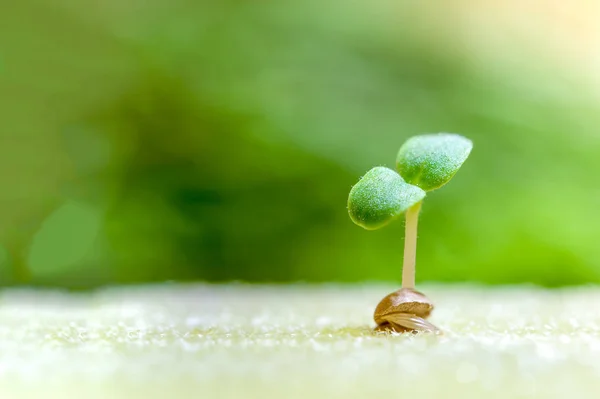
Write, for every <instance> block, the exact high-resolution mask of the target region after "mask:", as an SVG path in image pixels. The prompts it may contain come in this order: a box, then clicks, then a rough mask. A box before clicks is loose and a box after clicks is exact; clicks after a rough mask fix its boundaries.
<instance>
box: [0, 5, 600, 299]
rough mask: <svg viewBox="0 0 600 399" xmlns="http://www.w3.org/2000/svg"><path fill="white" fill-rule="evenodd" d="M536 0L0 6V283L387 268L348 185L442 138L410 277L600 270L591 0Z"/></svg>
mask: <svg viewBox="0 0 600 399" xmlns="http://www.w3.org/2000/svg"><path fill="white" fill-rule="evenodd" d="M471 3H472V2H471ZM535 3H536V2H529V3H527V2H526V3H520V2H517V1H512V0H511V1H507V2H490V3H489V4H487V5H486V6H482V5H477V6H475V5H473V4H469V2H468V1H458V0H453V1H448V2H441V3H439V4H438V3H437V2H412V1H410V2H409V1H385V0H375V1H368V2H367V1H364V2H347V1H342V0H331V1H327V2H323V1H317V0H304V1H298V0H296V1H291V0H279V1H268V0H263V1H241V0H236V1H234V0H223V1H218V2H217V1H213V2H208V1H205V2H197V1H196V2H193V1H185V0H168V1H167V0H149V1H143V2H142V1H139V0H138V1H130V2H123V1H117V0H107V1H103V2H89V1H74V0H53V1H50V0H26V1H23V2H10V4H3V5H2V11H1V12H0V243H1V244H2V246H1V248H0V283H1V284H2V285H15V284H32V285H51V286H64V287H70V288H86V287H94V286H99V285H104V284H114V283H137V282H152V281H165V280H183V281H186V280H210V281H229V280H245V281H261V282H262V281H269V282H285V281H365V280H395V281H399V279H400V265H401V257H402V246H403V225H402V223H395V224H392V225H390V226H388V227H387V228H385V229H382V230H378V231H374V232H368V231H365V230H363V229H361V228H359V227H357V226H355V225H353V224H352V222H351V221H350V219H349V218H348V215H347V211H346V199H347V195H348V191H349V189H350V187H351V186H352V185H353V184H354V183H355V182H356V181H357V180H358V178H359V177H360V176H361V175H362V174H363V173H364V172H365V171H367V170H368V169H369V168H371V167H372V166H375V165H386V166H393V165H394V159H395V155H396V151H397V149H398V148H399V146H400V145H401V144H402V143H403V142H404V140H405V139H406V138H408V137H410V136H411V135H414V134H419V133H429V132H439V131H448V132H455V133H460V134H463V135H465V136H467V137H469V138H470V139H472V140H473V141H474V143H475V148H474V151H473V153H472V155H471V157H470V158H469V160H468V161H467V162H466V163H465V165H464V166H463V168H462V169H461V170H460V172H459V173H458V174H457V175H456V177H455V178H454V180H453V181H452V182H451V183H450V184H449V185H447V186H446V187H444V188H443V189H442V190H440V191H436V192H435V193H433V194H432V195H430V196H429V197H428V199H427V200H426V202H425V205H424V209H423V213H422V217H421V224H420V234H419V248H418V268H417V280H418V281H444V282H445V281H458V282H461V281H477V282H484V283H491V284H500V283H529V282H530V283H535V284H542V285H547V286H561V285H566V284H582V283H598V282H600V245H598V238H599V237H600V234H598V226H599V225H600V210H599V209H598V205H599V204H600V188H599V186H598V182H599V178H598V172H599V171H600V135H599V132H598V126H599V122H600V113H599V108H598V107H599V105H600V101H599V96H598V94H599V92H600V91H599V90H598V88H599V87H600V86H599V85H598V83H599V82H600V79H598V77H599V76H598V72H597V71H598V70H600V69H598V59H597V57H595V58H594V57H593V54H596V53H597V51H596V50H594V49H597V48H599V43H600V40H599V37H600V35H598V30H597V29H596V30H594V29H595V25H596V23H595V22H594V21H596V20H597V18H595V16H597V15H598V14H596V13H595V11H597V8H595V9H592V8H590V7H595V6H594V4H593V3H591V2H587V1H585V0H582V1H575V2H574V3H569V5H560V6H559V5H556V4H555V5H554V6H541V8H540V6H539V5H537V6H536V4H535ZM538 3H539V2H538ZM527 7H530V8H527ZM551 7H554V8H551ZM556 7H563V8H558V9H557V8H556ZM566 7H568V9H567V8H566ZM532 10H537V11H539V12H535V13H533V12H531V11H532ZM594 71H596V72H594Z"/></svg>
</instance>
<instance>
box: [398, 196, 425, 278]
mask: <svg viewBox="0 0 600 399" xmlns="http://www.w3.org/2000/svg"><path fill="white" fill-rule="evenodd" d="M421 204H422V203H421V202H419V203H417V204H415V205H413V206H412V207H411V208H409V209H408V210H407V211H406V232H405V234H404V264H403V265H402V288H412V289H414V288H415V264H416V260H417V225H418V224H419V211H420V210H421Z"/></svg>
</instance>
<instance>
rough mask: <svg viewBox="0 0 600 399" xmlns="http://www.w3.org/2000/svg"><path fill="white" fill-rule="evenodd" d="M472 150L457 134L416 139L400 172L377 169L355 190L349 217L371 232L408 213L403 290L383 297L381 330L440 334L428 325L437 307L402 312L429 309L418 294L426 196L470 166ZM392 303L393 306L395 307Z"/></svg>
mask: <svg viewBox="0 0 600 399" xmlns="http://www.w3.org/2000/svg"><path fill="white" fill-rule="evenodd" d="M472 148H473V143H472V142H471V140H469V139H467V138H465V137H462V136H459V135H457V134H450V133H440V134H427V135H421V136H415V137H411V138H410V139H408V140H407V141H406V142H405V143H404V145H403V146H402V147H401V148H400V150H399V151H398V156H397V158H396V168H397V169H398V173H396V172H394V171H393V170H391V169H388V168H384V167H376V168H373V169H371V170H370V171H368V172H367V173H366V174H365V175H364V176H363V177H362V178H361V179H360V180H359V182H358V183H356V185H355V186H354V187H352V189H351V190H350V195H349V197H348V213H349V214H350V218H351V219H352V221H353V222H354V223H356V224H357V225H359V226H361V227H363V228H365V229H367V230H375V229H378V228H381V227H383V226H385V225H387V224H388V223H389V222H391V221H392V220H394V219H396V218H397V217H398V216H400V215H401V214H403V213H406V230H405V238H404V263H403V265H402V288H401V289H400V290H398V291H396V292H395V293H392V294H390V295H388V296H387V297H386V298H384V301H387V302H386V303H385V304H384V305H385V306H383V305H382V304H383V302H384V301H382V302H381V303H380V305H381V306H378V309H377V310H376V312H375V321H376V322H377V324H378V327H379V328H382V327H383V328H388V327H389V328H392V329H395V330H396V331H407V330H408V331H412V330H415V329H424V330H428V331H437V328H436V327H435V326H433V325H432V324H431V323H429V322H427V321H426V320H424V318H425V317H427V316H428V315H429V313H430V310H431V309H433V305H431V307H430V308H429V311H427V312H424V313H419V314H415V313H414V312H413V313H407V312H406V311H404V310H402V309H415V308H418V306H417V305H419V306H420V305H422V304H423V303H427V304H430V302H429V300H428V299H427V298H426V297H425V296H424V295H423V294H421V293H419V292H418V291H415V263H416V253H417V225H418V221H419V212H420V210H421V204H422V201H423V199H424V198H425V194H426V192H427V191H432V190H435V189H438V188H440V187H442V186H443V185H444V184H446V183H448V182H449V181H450V180H451V179H452V177H454V175H455V174H456V172H457V171H458V169H460V167H461V166H462V164H463V163H464V162H465V160H466V159H467V157H468V156H469V154H470V153H471V149H472ZM416 297H418V298H420V299H419V301H417V302H415V301H414V298H416ZM390 298H391V299H390ZM407 298H409V299H410V300H409V299H407ZM390 301H391V302H390ZM406 301H409V302H406ZM390 303H392V304H393V306H391V307H390ZM428 306H429V305H428ZM384 308H385V309H384ZM382 309H384V310H385V311H384V310H382ZM390 309H391V310H390ZM384 316H385V317H384Z"/></svg>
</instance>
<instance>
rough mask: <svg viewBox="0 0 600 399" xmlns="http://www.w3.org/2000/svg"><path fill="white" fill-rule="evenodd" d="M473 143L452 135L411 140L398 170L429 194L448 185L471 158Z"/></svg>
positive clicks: (400, 153) (400, 157)
mask: <svg viewBox="0 0 600 399" xmlns="http://www.w3.org/2000/svg"><path fill="white" fill-rule="evenodd" d="M471 149H473V142H472V141H471V140H469V139H467V138H466V137H463V136H460V135H458V134H452V133H438V134H424V135H420V136H414V137H411V138H409V139H408V140H407V141H406V142H405V143H404V145H402V147H401V148H400V151H398V156H397V158H396V168H397V170H398V173H400V175H401V176H402V178H404V180H406V181H407V182H408V183H410V184H414V185H415V186H419V187H421V188H422V189H423V190H425V191H431V190H435V189H437V188H440V187H442V186H443V185H444V184H446V183H448V182H449V181H450V179H452V177H453V176H454V175H455V174H456V172H457V171H458V169H460V167H461V166H462V164H463V163H464V162H465V160H466V159H467V158H468V157H469V154H470V153H471Z"/></svg>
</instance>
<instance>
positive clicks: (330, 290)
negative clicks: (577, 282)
mask: <svg viewBox="0 0 600 399" xmlns="http://www.w3.org/2000/svg"><path fill="white" fill-rule="evenodd" d="M395 288H397V287H393V286H382V285H364V286H358V285H352V286H328V285H321V286H314V285H313V286H302V285H292V286H247V285H224V286H211V285H187V286H178V285H167V286H151V287H141V288H122V289H111V290H106V291H102V292H98V293H96V294H93V295H81V294H63V293H56V292H47V291H46V292H34V291H5V292H4V293H3V294H2V295H1V297H0V397H1V398H3V399H4V398H21V397H36V398H39V397H43V398H47V397H50V398H53V397H60V398H62V397H64V398H71V397H86V398H96V397H97V398H137V397H140V398H141V397H144V398H154V397H156V398H166V397H169V398H177V397H195V398H328V399H329V398H341V397H344V398H381V397H386V398H392V397H399V398H400V397H402V398H418V397H420V398H435V397H439V398H454V397H456V398H481V397H486V398H495V397H498V398H517V397H539V398H554V397H556V398H558V397H590V398H598V397H600V307H599V304H600V289H597V288H579V289H565V290H543V289H537V288H530V287H518V288H488V287H469V286H453V287H447V286H419V287H417V288H418V289H420V290H422V291H424V292H425V293H426V294H428V296H429V297H430V298H431V299H432V300H433V301H434V302H435V303H436V305H437V308H436V310H435V311H434V313H433V317H432V319H431V320H432V321H433V322H434V323H435V324H436V325H438V326H439V327H440V328H442V329H443V330H444V332H445V333H444V335H442V336H434V335H431V334H424V335H411V334H404V335H381V334H376V333H374V332H373V331H372V327H373V326H374V323H373V322H372V320H371V315H372V311H373V309H374V307H375V305H376V304H377V302H378V301H379V300H380V299H381V298H382V297H383V296H385V295H386V294H388V293H389V292H391V291H393V290H394V289H395Z"/></svg>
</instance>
